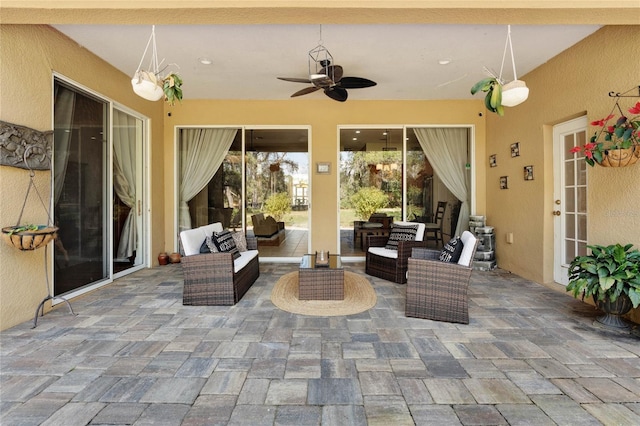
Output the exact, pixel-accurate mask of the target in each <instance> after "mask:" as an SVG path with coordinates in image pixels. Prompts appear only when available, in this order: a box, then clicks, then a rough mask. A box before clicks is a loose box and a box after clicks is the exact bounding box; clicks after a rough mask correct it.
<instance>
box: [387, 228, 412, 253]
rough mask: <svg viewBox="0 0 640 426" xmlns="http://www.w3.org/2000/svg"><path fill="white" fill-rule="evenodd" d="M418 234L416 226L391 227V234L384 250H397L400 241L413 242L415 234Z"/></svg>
mask: <svg viewBox="0 0 640 426" xmlns="http://www.w3.org/2000/svg"><path fill="white" fill-rule="evenodd" d="M417 232H418V224H417V223H416V224H415V225H397V224H393V225H392V226H391V234H389V240H388V241H387V245H386V246H384V248H386V249H389V250H398V243H399V242H400V241H415V240H416V233H417Z"/></svg>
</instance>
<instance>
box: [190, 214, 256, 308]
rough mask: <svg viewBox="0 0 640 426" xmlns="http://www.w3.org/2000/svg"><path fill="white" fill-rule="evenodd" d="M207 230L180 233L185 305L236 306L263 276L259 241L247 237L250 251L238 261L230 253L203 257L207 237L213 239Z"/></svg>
mask: <svg viewBox="0 0 640 426" xmlns="http://www.w3.org/2000/svg"><path fill="white" fill-rule="evenodd" d="M217 225H219V227H218V228H216V229H215V230H214V231H216V232H219V231H221V230H222V226H221V225H220V224H217ZM207 227H211V225H207ZM207 227H201V228H196V229H191V230H187V231H182V232H181V233H180V239H181V241H182V245H183V249H184V252H185V256H183V257H182V260H181V263H182V270H183V272H184V288H183V293H182V304H183V305H235V304H236V303H238V301H239V300H240V299H241V298H242V296H244V294H245V293H246V292H247V290H249V288H251V286H252V285H253V283H254V282H255V281H256V279H258V277H259V276H260V269H259V263H258V250H257V248H258V242H257V239H256V238H255V237H246V240H247V251H245V252H241V253H240V257H239V258H237V259H234V258H233V255H232V254H231V253H200V246H201V244H202V242H203V241H204V239H205V237H206V236H210V235H211V233H210V232H209V231H211V230H210V229H206V228H207Z"/></svg>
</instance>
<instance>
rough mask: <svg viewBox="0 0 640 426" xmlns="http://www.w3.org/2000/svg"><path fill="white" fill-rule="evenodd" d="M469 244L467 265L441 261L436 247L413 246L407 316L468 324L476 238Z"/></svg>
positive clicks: (476, 244)
mask: <svg viewBox="0 0 640 426" xmlns="http://www.w3.org/2000/svg"><path fill="white" fill-rule="evenodd" d="M471 244H472V245H473V246H472V251H471V260H470V262H469V265H468V266H465V265H459V264H457V263H446V262H441V261H440V260H439V257H440V251H439V250H432V249H426V248H416V249H414V250H413V253H412V255H411V257H410V258H409V266H408V280H407V296H406V305H405V315H406V316H408V317H416V318H425V319H431V320H436V321H446V322H456V323H463V324H469V297H468V289H469V281H470V279H471V271H472V268H471V262H472V260H473V257H474V255H475V251H476V248H477V247H478V240H477V239H475V241H473V242H471Z"/></svg>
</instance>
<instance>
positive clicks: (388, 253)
mask: <svg viewBox="0 0 640 426" xmlns="http://www.w3.org/2000/svg"><path fill="white" fill-rule="evenodd" d="M369 253H371V254H375V255H377V256H382V257H388V258H390V259H397V258H398V250H391V249H388V248H384V247H369Z"/></svg>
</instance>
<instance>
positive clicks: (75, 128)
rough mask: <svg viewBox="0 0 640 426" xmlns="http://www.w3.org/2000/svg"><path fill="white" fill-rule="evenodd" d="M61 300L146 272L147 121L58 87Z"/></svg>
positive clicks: (57, 274) (57, 287) (56, 204)
mask: <svg viewBox="0 0 640 426" xmlns="http://www.w3.org/2000/svg"><path fill="white" fill-rule="evenodd" d="M54 87H55V99H54V142H53V145H54V165H53V194H54V197H53V198H54V200H53V211H54V218H55V223H56V225H57V226H58V227H59V232H58V240H57V241H56V244H55V251H54V289H53V294H54V295H62V294H66V293H69V292H72V291H77V290H80V289H84V288H86V287H88V286H91V285H94V284H97V283H101V282H105V283H106V282H109V280H110V279H112V278H113V277H114V276H118V275H123V274H126V273H129V272H132V271H133V270H136V269H139V268H141V267H143V266H144V264H145V258H146V256H145V245H144V238H143V235H144V229H145V224H144V214H143V212H144V203H143V200H144V198H143V187H144V177H143V169H144V167H143V145H144V139H145V135H144V132H145V123H144V121H143V119H142V118H141V117H139V116H136V115H134V114H133V113H131V112H128V111H125V110H124V109H122V108H115V107H111V104H110V103H109V102H108V101H107V100H105V99H101V98H100V97H99V96H97V95H95V94H92V93H89V92H87V91H84V90H81V89H79V88H77V87H75V86H73V85H72V84H70V83H67V82H65V81H63V80H60V79H57V78H56V80H55V86H54Z"/></svg>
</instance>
